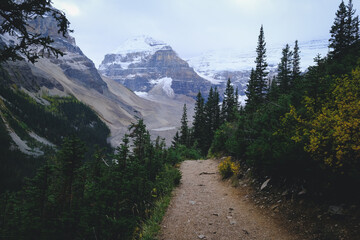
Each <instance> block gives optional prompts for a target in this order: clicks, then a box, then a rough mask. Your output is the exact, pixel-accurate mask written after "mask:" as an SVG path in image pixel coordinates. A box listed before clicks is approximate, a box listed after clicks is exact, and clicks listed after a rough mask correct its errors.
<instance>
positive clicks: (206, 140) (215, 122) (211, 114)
mask: <svg viewBox="0 0 360 240" xmlns="http://www.w3.org/2000/svg"><path fill="white" fill-rule="evenodd" d="M219 102H220V97H219V92H218V91H217V88H216V87H215V89H213V88H212V87H211V88H210V91H209V96H208V99H207V101H206V104H205V107H204V114H205V124H204V136H203V144H202V146H201V150H202V153H203V154H204V155H205V154H206V153H207V152H208V150H209V148H210V145H211V142H212V140H213V138H214V133H215V131H216V130H217V129H218V128H219V126H220V106H219Z"/></svg>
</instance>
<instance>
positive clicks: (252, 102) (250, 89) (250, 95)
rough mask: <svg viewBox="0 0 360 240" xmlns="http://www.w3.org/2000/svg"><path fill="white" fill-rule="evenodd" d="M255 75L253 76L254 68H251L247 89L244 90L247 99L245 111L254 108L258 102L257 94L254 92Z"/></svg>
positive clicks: (253, 109) (251, 110)
mask: <svg viewBox="0 0 360 240" xmlns="http://www.w3.org/2000/svg"><path fill="white" fill-rule="evenodd" d="M255 88H256V76H255V70H254V69H251V73H250V79H249V81H248V83H247V89H246V91H245V94H246V97H247V99H246V100H245V101H246V105H245V110H246V111H247V112H253V111H255V109H256V106H257V104H258V103H259V102H260V100H259V96H258V95H257V94H256V90H255Z"/></svg>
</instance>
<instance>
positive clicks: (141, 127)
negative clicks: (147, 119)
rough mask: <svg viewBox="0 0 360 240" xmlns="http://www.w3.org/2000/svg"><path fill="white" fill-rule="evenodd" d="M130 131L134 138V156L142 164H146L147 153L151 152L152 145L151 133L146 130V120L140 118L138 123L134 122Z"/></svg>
mask: <svg viewBox="0 0 360 240" xmlns="http://www.w3.org/2000/svg"><path fill="white" fill-rule="evenodd" d="M129 131H131V132H130V134H129V136H130V137H131V138H132V139H133V153H134V157H135V158H136V159H137V160H138V161H139V163H140V164H144V163H145V158H146V155H147V154H149V148H150V147H151V146H150V145H151V141H150V134H149V131H148V130H146V125H145V124H144V120H143V119H139V120H138V122H137V123H132V124H131V125H130V127H129Z"/></svg>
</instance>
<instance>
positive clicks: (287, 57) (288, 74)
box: [277, 44, 293, 94]
mask: <svg viewBox="0 0 360 240" xmlns="http://www.w3.org/2000/svg"><path fill="white" fill-rule="evenodd" d="M277 81H278V82H279V89H280V92H281V93H282V94H284V93H288V92H289V89H290V85H293V83H292V52H291V51H290V47H289V44H286V46H285V48H283V50H282V57H281V61H280V63H279V65H278V75H277Z"/></svg>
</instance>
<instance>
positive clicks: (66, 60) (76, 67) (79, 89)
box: [0, 17, 205, 146]
mask: <svg viewBox="0 0 360 240" xmlns="http://www.w3.org/2000/svg"><path fill="white" fill-rule="evenodd" d="M31 25H32V26H33V27H34V28H33V31H35V32H39V33H40V32H41V33H44V34H46V35H50V36H51V37H52V38H53V39H54V40H55V42H54V46H55V47H56V48H58V49H60V50H61V51H63V52H64V54H65V55H64V56H63V57H59V58H54V57H52V56H47V57H45V58H42V59H40V60H39V61H38V62H37V63H36V64H31V63H28V62H26V61H17V62H7V63H4V64H2V66H1V75H3V76H5V75H6V76H7V79H8V83H9V84H13V85H16V86H17V87H18V88H22V89H23V90H24V91H25V92H27V93H28V94H29V95H30V96H31V97H32V98H34V99H35V100H36V101H37V102H39V103H45V102H46V101H44V99H43V98H42V96H43V95H59V96H67V95H72V96H74V97H76V98H77V99H78V100H80V101H82V102H83V103H85V104H87V105H88V106H90V107H91V108H92V109H94V110H95V111H96V112H97V114H98V115H99V116H100V118H101V119H102V120H103V121H104V122H105V123H106V124H107V125H108V127H109V128H110V130H111V136H110V137H109V141H110V142H111V143H112V145H113V146H117V145H118V144H119V142H120V141H121V139H122V136H123V135H124V133H125V132H126V131H127V128H128V126H129V125H130V124H131V122H135V121H136V118H143V119H144V121H145V123H146V124H147V127H148V129H150V132H151V135H152V136H154V137H156V136H158V135H159V136H161V137H166V138H167V142H168V143H169V142H170V141H171V139H172V136H173V135H174V134H175V131H176V129H177V128H178V126H180V118H181V114H182V112H181V110H182V105H183V104H184V103H187V104H188V105H189V108H190V109H191V106H192V104H193V102H194V101H193V99H190V98H186V97H172V98H171V99H170V98H167V99H166V100H164V101H161V102H154V101H150V100H146V99H143V98H140V97H138V96H137V95H136V94H134V93H133V92H132V91H130V90H129V89H127V88H126V87H124V86H122V85H121V84H119V83H117V82H115V81H113V80H112V79H109V78H106V77H103V76H101V75H100V74H99V73H98V71H97V69H96V68H95V65H94V64H93V62H92V61H91V60H90V59H89V58H87V57H86V56H85V55H84V54H83V53H82V51H81V49H80V48H79V47H78V46H77V45H76V44H75V39H74V38H72V37H71V36H68V37H67V38H64V37H62V36H60V35H58V34H57V32H56V31H54V29H56V28H55V26H56V25H55V21H54V20H53V19H52V18H51V17H45V18H37V19H36V21H34V22H33V23H31ZM0 37H1V38H0V39H1V40H0V41H1V43H2V44H11V42H12V41H16V39H14V38H11V36H8V35H1V36H0ZM167 56H171V53H170V52H169V53H166V52H161V53H159V54H158V55H156V57H154V60H152V61H153V62H154V65H156V64H157V63H158V62H160V61H162V60H161V58H166V57H167ZM179 64H180V65H181V64H182V63H179ZM204 81H205V80H204ZM174 83H175V85H176V81H174V82H173V84H174ZM164 86H165V85H164Z"/></svg>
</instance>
